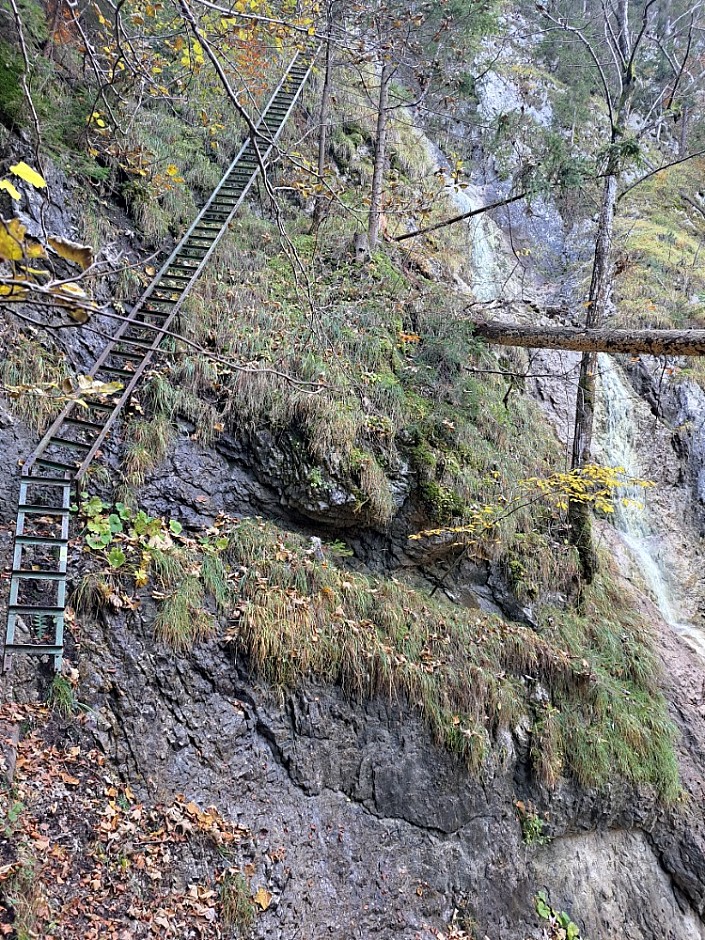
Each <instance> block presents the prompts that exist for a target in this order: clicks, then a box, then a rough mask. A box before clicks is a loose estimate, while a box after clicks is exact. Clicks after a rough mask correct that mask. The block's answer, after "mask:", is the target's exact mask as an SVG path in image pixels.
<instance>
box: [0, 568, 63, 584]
mask: <svg viewBox="0 0 705 940" xmlns="http://www.w3.org/2000/svg"><path fill="white" fill-rule="evenodd" d="M12 577H13V578H21V579H22V580H23V581H27V580H33V581H63V580H65V578H66V572H65V571H32V570H31V569H29V568H20V569H19V570H18V571H13V572H12Z"/></svg>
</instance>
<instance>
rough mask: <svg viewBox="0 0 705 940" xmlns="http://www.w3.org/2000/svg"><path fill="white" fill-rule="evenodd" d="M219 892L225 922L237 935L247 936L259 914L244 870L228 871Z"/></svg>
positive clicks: (224, 875)
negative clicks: (243, 872)
mask: <svg viewBox="0 0 705 940" xmlns="http://www.w3.org/2000/svg"><path fill="white" fill-rule="evenodd" d="M219 893H220V905H221V911H222V917H223V923H225V924H226V925H227V926H228V927H231V928H232V929H233V930H235V931H236V935H237V936H239V937H242V936H245V934H246V932H247V931H248V930H249V928H250V927H252V925H253V924H254V922H255V916H256V914H257V908H256V907H255V905H254V903H253V901H252V894H251V892H250V886H249V884H248V883H247V879H246V878H245V876H244V875H243V874H242V872H239V871H233V870H230V871H226V872H224V874H223V877H222V879H221V882H220V886H219Z"/></svg>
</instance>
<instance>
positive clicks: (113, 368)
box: [83, 366, 137, 450]
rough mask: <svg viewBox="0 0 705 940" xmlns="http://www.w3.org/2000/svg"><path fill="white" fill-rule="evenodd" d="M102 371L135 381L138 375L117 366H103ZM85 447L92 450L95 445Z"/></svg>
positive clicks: (131, 370)
mask: <svg viewBox="0 0 705 940" xmlns="http://www.w3.org/2000/svg"><path fill="white" fill-rule="evenodd" d="M100 371H101V372H107V373H108V374H109V375H121V376H122V377H123V378H129V379H134V377H135V375H136V374H137V373H136V372H135V371H134V370H133V369H118V368H117V367H116V366H101V367H100ZM83 446H85V447H88V449H89V450H90V448H91V447H92V446H93V445H92V444H85V445H83Z"/></svg>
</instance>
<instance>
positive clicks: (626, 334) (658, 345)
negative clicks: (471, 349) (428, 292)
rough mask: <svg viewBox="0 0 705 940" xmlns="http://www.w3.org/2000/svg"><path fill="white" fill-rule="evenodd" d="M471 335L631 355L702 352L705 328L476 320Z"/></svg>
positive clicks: (516, 343) (508, 343) (506, 342)
mask: <svg viewBox="0 0 705 940" xmlns="http://www.w3.org/2000/svg"><path fill="white" fill-rule="evenodd" d="M473 331H474V334H475V336H477V337H479V338H480V339H483V340H484V341H485V342H486V343H490V344H492V345H494V346H524V347H528V348H531V349H568V350H573V351H574V352H604V353H612V354H615V353H628V354H630V355H632V356H705V330H614V329H610V328H608V327H607V328H606V327H603V328H601V329H592V330H590V329H583V328H581V327H570V326H526V325H525V324H523V323H502V322H500V321H499V320H489V321H486V322H484V323H483V322H478V323H475V324H474V326H473Z"/></svg>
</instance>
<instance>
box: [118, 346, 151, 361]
mask: <svg viewBox="0 0 705 940" xmlns="http://www.w3.org/2000/svg"><path fill="white" fill-rule="evenodd" d="M112 355H113V356H119V357H120V358H121V359H131V360H132V361H133V362H141V361H142V360H143V359H144V356H141V355H140V354H139V353H133V352H128V351H127V350H122V349H115V350H114V351H113V353H112Z"/></svg>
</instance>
